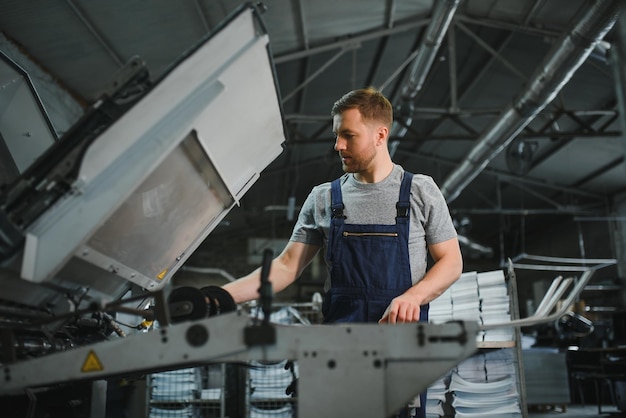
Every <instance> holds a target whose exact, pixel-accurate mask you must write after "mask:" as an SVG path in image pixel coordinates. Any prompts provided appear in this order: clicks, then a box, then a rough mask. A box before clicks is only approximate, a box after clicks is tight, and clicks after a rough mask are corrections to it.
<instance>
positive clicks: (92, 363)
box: [80, 350, 104, 373]
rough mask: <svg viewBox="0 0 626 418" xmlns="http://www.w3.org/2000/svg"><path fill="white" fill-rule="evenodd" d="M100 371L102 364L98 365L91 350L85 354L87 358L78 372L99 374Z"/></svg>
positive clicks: (102, 368)
mask: <svg viewBox="0 0 626 418" xmlns="http://www.w3.org/2000/svg"><path fill="white" fill-rule="evenodd" d="M102 370H104V367H102V363H100V359H99V358H98V356H96V353H94V352H93V350H91V351H89V354H87V358H86V359H85V362H84V363H83V367H81V369H80V371H81V372H83V373H86V372H101V371H102Z"/></svg>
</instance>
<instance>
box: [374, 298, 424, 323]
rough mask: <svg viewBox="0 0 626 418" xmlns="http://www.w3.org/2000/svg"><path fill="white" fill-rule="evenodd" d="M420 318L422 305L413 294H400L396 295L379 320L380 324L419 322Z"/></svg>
mask: <svg viewBox="0 0 626 418" xmlns="http://www.w3.org/2000/svg"><path fill="white" fill-rule="evenodd" d="M419 320H420V305H419V303H417V301H415V297H414V296H412V295H407V294H404V295H400V296H397V297H395V298H394V299H393V300H392V301H391V303H390V304H389V306H388V307H387V309H386V310H385V313H384V314H383V317H382V318H380V320H379V321H378V323H379V324H382V323H389V324H396V323H404V322H417V321H419Z"/></svg>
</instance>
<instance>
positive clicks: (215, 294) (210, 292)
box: [200, 286, 237, 316]
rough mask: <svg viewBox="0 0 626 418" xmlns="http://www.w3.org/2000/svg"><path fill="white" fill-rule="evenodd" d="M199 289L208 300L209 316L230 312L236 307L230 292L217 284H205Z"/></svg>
mask: <svg viewBox="0 0 626 418" xmlns="http://www.w3.org/2000/svg"><path fill="white" fill-rule="evenodd" d="M200 291H201V292H202V294H203V295H204V296H205V297H206V299H207V300H208V305H209V308H208V310H209V316H215V315H219V314H223V313H226V312H232V311H234V310H236V309H237V304H236V303H235V300H234V299H233V297H232V296H231V295H230V293H228V292H227V291H226V290H224V289H222V288H221V287H219V286H206V287H203V288H202V289H200Z"/></svg>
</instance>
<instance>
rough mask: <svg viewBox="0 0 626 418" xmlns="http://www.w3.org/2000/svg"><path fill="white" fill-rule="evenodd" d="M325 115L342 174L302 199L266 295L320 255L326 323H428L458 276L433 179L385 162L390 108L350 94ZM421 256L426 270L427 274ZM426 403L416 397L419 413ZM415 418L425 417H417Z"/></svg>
mask: <svg viewBox="0 0 626 418" xmlns="http://www.w3.org/2000/svg"><path fill="white" fill-rule="evenodd" d="M331 115H332V117H333V132H334V134H335V150H336V151H337V152H338V153H339V157H340V158H341V164H342V167H343V170H344V171H345V172H346V174H344V175H343V176H342V177H340V178H339V179H336V180H335V181H333V182H332V183H324V184H321V185H319V186H316V187H314V188H313V190H312V191H311V193H310V194H309V196H308V197H307V199H306V201H305V202H304V204H303V206H302V209H301V211H300V215H299V217H298V221H297V223H296V226H295V227H294V230H293V232H292V235H291V238H290V240H289V243H288V244H287V246H286V247H285V249H284V250H283V252H282V253H281V254H280V255H278V257H276V258H275V259H274V260H273V261H272V264H271V267H270V277H269V280H270V282H271V283H272V288H273V290H274V291H275V292H279V291H281V290H282V289H284V288H285V287H287V286H288V285H290V284H291V283H293V282H294V281H295V280H296V278H298V277H299V276H300V274H301V273H302V271H303V270H304V268H305V267H306V266H307V265H308V264H309V263H310V262H311V260H312V259H313V257H314V256H315V255H316V254H317V252H318V251H319V250H320V249H321V248H322V247H324V246H325V247H326V257H325V259H326V263H327V266H328V271H329V278H330V280H327V283H326V288H327V292H326V294H325V296H324V302H323V305H322V314H323V315H324V321H325V322H380V323H403V322H415V321H420V320H421V321H427V320H428V303H429V302H430V301H432V300H433V299H435V298H436V297H437V296H439V295H441V294H442V293H443V292H444V291H445V290H446V289H447V288H448V287H449V286H450V285H451V284H452V283H454V282H455V281H456V280H457V279H458V278H459V276H460V275H461V272H462V268H463V261H462V258H461V252H460V249H459V242H458V240H457V235H456V230H455V229H454V226H453V224H452V220H451V219H450V215H449V212H448V207H447V205H446V202H445V200H444V198H443V196H442V194H441V192H440V191H439V188H438V187H437V186H436V184H435V182H434V181H433V180H432V178H430V177H428V176H424V175H413V174H411V173H407V172H405V171H404V170H403V169H402V167H400V166H399V165H396V164H394V163H393V161H392V160H391V156H390V154H389V150H388V147H387V140H388V138H389V131H390V129H391V124H392V122H393V108H392V106H391V103H389V101H388V100H387V99H386V98H385V97H384V96H383V95H382V94H381V93H380V92H378V91H376V90H374V89H372V88H367V89H360V90H355V91H351V92H349V93H347V94H346V95H345V96H343V97H342V98H341V99H339V100H338V101H337V102H336V103H335V104H334V106H333V108H332V111H331ZM427 251H428V252H430V255H431V256H432V258H433V261H434V264H433V265H432V267H431V268H430V269H429V270H428V272H427V271H426V265H427ZM260 270H261V269H260V268H259V269H257V270H255V271H254V272H252V273H251V274H249V275H247V276H245V277H243V278H240V279H239V280H236V281H235V282H232V283H229V284H227V285H225V286H224V289H226V290H227V291H228V292H229V293H230V294H231V295H232V297H233V299H234V301H235V302H236V303H241V302H244V301H248V300H252V299H256V298H257V297H258V289H259V283H260ZM425 402H426V394H425V393H422V394H421V395H420V405H425ZM401 416H402V417H408V416H409V411H408V410H404V411H402V413H401ZM415 416H416V417H418V418H419V417H425V408H418V409H417V410H416V415H415Z"/></svg>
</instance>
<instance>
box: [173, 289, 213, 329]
mask: <svg viewBox="0 0 626 418" xmlns="http://www.w3.org/2000/svg"><path fill="white" fill-rule="evenodd" d="M167 305H168V307H169V311H170V317H171V318H172V322H181V321H190V320H194V319H200V318H205V317H206V316H207V311H208V307H207V303H206V300H205V298H204V294H203V293H202V292H201V291H200V290H199V289H197V288H195V287H191V286H181V287H177V288H175V289H173V290H172V292H171V293H170V295H169V296H168V298H167Z"/></svg>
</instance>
